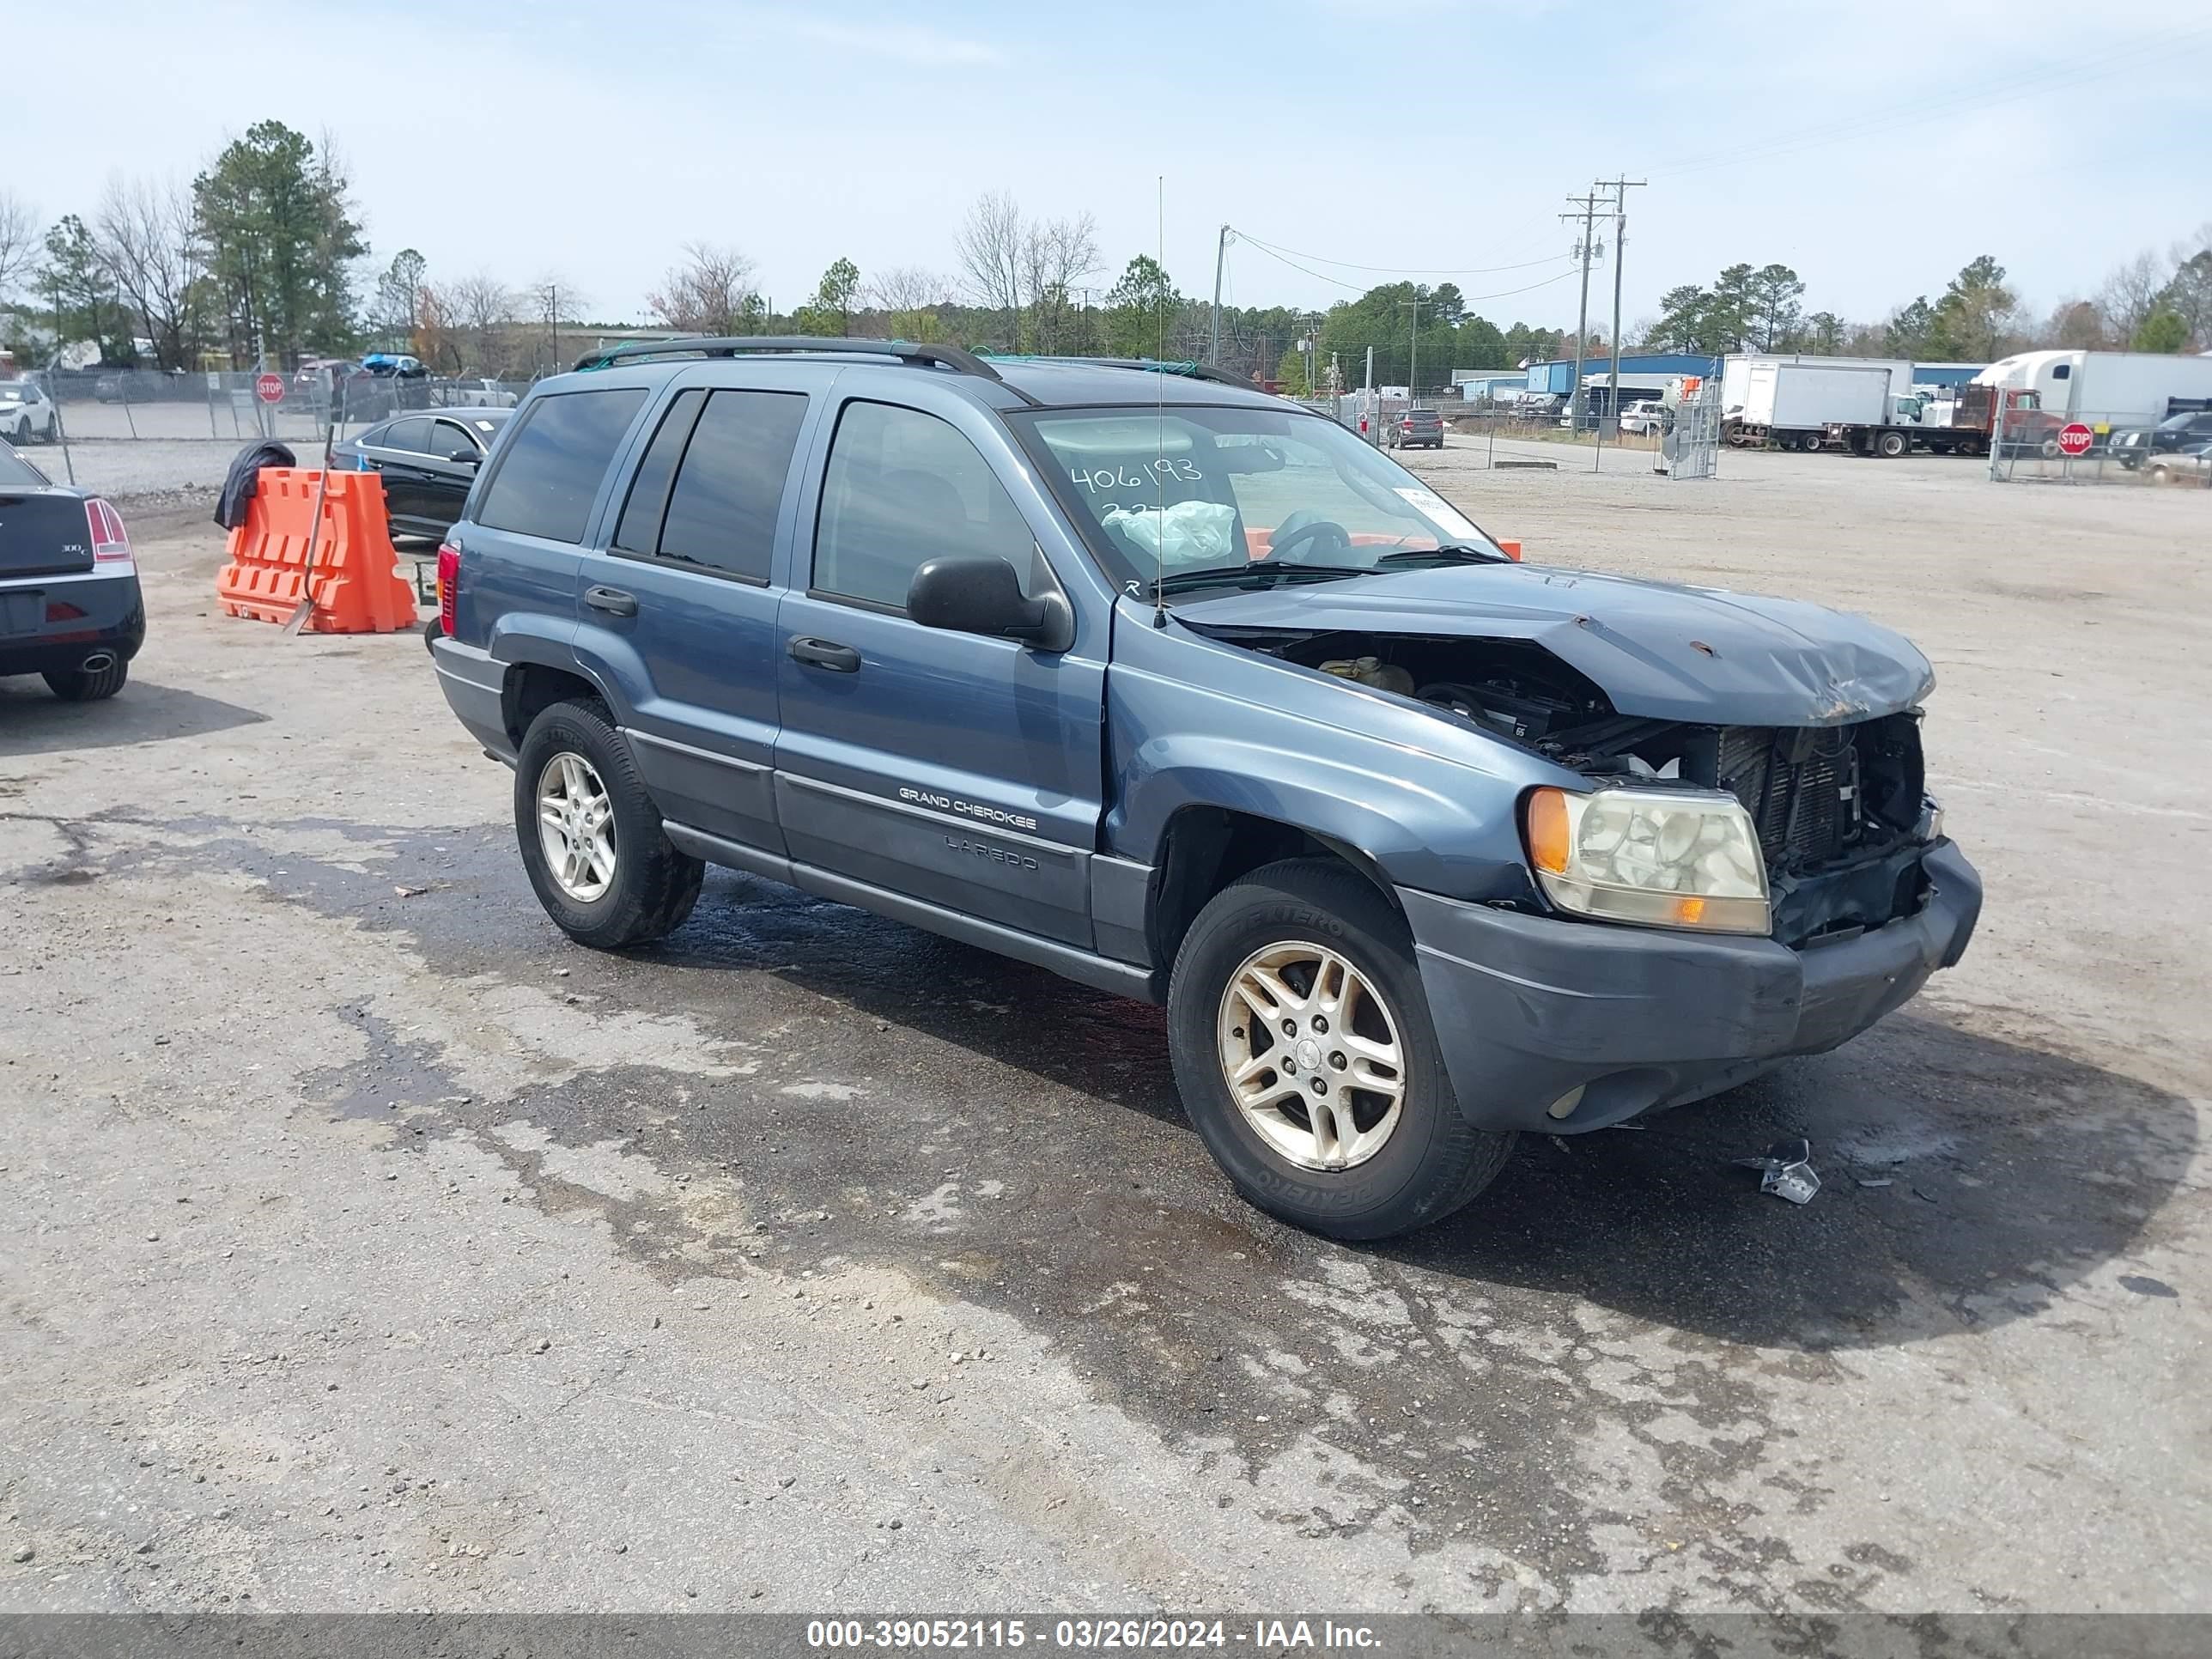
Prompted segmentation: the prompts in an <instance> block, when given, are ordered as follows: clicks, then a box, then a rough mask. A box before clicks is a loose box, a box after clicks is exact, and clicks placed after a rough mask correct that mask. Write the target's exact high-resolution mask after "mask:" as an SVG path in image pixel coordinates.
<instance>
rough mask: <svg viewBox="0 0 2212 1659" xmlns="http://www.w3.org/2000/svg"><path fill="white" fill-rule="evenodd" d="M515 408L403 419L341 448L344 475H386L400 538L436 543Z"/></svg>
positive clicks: (458, 512) (389, 509) (456, 515)
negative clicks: (347, 472)
mask: <svg viewBox="0 0 2212 1659" xmlns="http://www.w3.org/2000/svg"><path fill="white" fill-rule="evenodd" d="M513 414H514V411H513V410H511V409H454V410H441V411H440V412H438V413H436V414H428V413H425V414H420V415H402V416H398V417H397V418H396V419H393V420H389V421H386V422H383V423H382V424H381V425H378V426H373V427H371V428H369V429H368V431H366V432H364V433H362V435H360V436H359V437H357V438H352V439H349V440H348V441H346V442H344V443H342V444H340V445H339V446H338V447H337V466H338V467H339V468H340V469H341V470H344V471H361V472H380V473H381V474H383V475H384V507H385V511H386V513H388V514H389V515H390V517H391V520H392V534H393V535H395V536H424V537H429V538H437V537H440V536H443V535H444V534H445V533H446V532H447V531H448V530H449V529H451V528H452V527H453V520H456V519H458V518H459V517H460V516H461V503H462V502H463V501H466V500H467V499H468V495H469V486H470V485H471V484H473V483H475V482H476V481H477V469H478V468H480V467H481V466H483V461H484V457H485V456H486V455H487V454H489V453H490V451H491V446H492V441H493V440H494V439H495V438H496V437H497V436H498V435H499V430H500V428H501V427H503V426H505V425H506V424H507V421H508V420H509V419H510V418H511V417H512V416H513Z"/></svg>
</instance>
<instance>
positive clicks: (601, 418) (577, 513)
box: [475, 386, 645, 542]
mask: <svg viewBox="0 0 2212 1659" xmlns="http://www.w3.org/2000/svg"><path fill="white" fill-rule="evenodd" d="M644 402H645V389H644V388H643V387H642V386H623V387H611V388H610V389H608V390H607V391H605V392H556V393H554V394H553V395H552V396H550V397H545V398H539V399H538V401H537V402H536V403H534V404H531V406H530V408H529V409H528V410H526V412H525V413H524V415H523V416H522V422H521V425H520V427H519V428H517V429H516V430H515V431H514V432H513V433H512V434H510V435H508V437H507V441H506V443H505V444H504V445H503V446H501V452H500V459H499V463H498V467H497V470H496V471H494V472H493V474H492V476H491V481H490V483H489V484H488V485H486V487H485V489H484V494H483V502H482V504H481V505H480V506H479V507H477V511H476V514H475V517H476V520H477V523H478V524H481V525H483V526H486V527H487V528H488V529H492V530H509V531H513V532H514V533H515V534H516V535H519V536H539V537H543V538H544V539H545V540H547V541H553V542H580V541H581V540H583V538H584V526H585V525H586V522H587V521H588V520H590V518H591V516H592V498H593V497H594V496H596V495H598V494H599V480H600V479H601V478H603V477H605V476H606V471H607V465H608V463H610V462H611V461H612V460H613V459H614V458H615V451H616V450H617V448H618V447H620V446H621V444H622V441H623V434H624V433H626V432H628V431H629V423H630V422H631V421H633V420H635V418H636V416H637V411H638V409H639V407H640V406H641V405H642V404H644Z"/></svg>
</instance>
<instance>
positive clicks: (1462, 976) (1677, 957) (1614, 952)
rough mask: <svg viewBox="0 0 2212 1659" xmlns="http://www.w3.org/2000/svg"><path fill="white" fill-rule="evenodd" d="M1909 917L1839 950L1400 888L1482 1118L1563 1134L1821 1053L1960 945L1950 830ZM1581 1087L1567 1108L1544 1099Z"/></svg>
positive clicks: (1427, 984) (1907, 994) (1976, 899)
mask: <svg viewBox="0 0 2212 1659" xmlns="http://www.w3.org/2000/svg"><path fill="white" fill-rule="evenodd" d="M1922 868H1923V870H1924V871H1925V872H1926V873H1927V876H1928V881H1929V890H1928V896H1927V900H1926V902H1925V903H1924V904H1923V906H1922V907H1921V908H1920V910H1919V911H1918V913H1917V914H1916V915H1910V916H1904V917H1900V918H1899V920H1897V921H1893V922H1891V923H1889V924H1888V925H1887V927H1880V928H1877V929H1875V930H1874V931H1873V932H1871V933H1861V934H1859V935H1858V936H1857V937H1856V938H1852V939H1841V940H1838V941H1837V942H1835V943H1832V944H1827V945H1812V946H1810V947H1808V948H1807V949H1804V950H1791V949H1790V948H1789V947H1787V946H1785V945H1778V944H1776V943H1775V942H1774V941H1773V940H1771V939H1731V938H1726V937H1723V936H1719V935H1714V934H1699V933H1665V932H1661V931H1658V930H1656V929H1641V928H1631V927H1611V926H1607V925H1605V924H1603V923H1596V922H1588V921H1556V920H1553V918H1550V917H1547V916H1531V915H1522V914H1520V913H1518V912H1516V911H1509V910H1498V909H1492V908H1486V907H1485V906H1481V905H1474V904H1463V903H1461V902H1458V901H1456V900H1453V899H1443V898H1438V897H1437V896H1434V895H1433V894H1429V893H1420V892H1415V891H1413V890H1410V889H1405V888H1401V889H1400V890H1399V898H1400V900H1401V902H1402V903H1403V904H1404V906H1405V910H1406V916H1407V921H1409V922H1410V923H1411V924H1412V926H1413V940H1414V945H1415V950H1416V953H1417V955H1418V957H1419V962H1420V968H1421V984H1422V987H1423V989H1424V990H1425V991H1426V993H1427V994H1428V999H1429V1010H1430V1013H1431V1016H1432V1018H1434V1021H1435V1024H1436V1029H1437V1039H1438V1042H1440V1044H1441V1045H1442V1047H1443V1057H1444V1065H1445V1067H1446V1069H1447V1070H1448V1071H1449V1073H1450V1074H1451V1079H1452V1090H1453V1092H1454V1093H1455V1095H1457V1097H1459V1107H1460V1110H1461V1111H1462V1113H1463V1114H1465V1115H1466V1117H1467V1119H1468V1121H1469V1122H1470V1123H1472V1124H1474V1126H1475V1127H1478V1128H1483V1129H1534V1130H1542V1131H1545V1132H1547V1133H1553V1134H1563V1133H1564V1134H1572V1133H1579V1132H1581V1131H1583V1130H1588V1129H1601V1128H1604V1127H1607V1125H1608V1124H1613V1123H1618V1122H1620V1121H1622V1120H1623V1119H1625V1118H1630V1117H1633V1116H1635V1115H1637V1114H1638V1113H1639V1112H1644V1111H1650V1110H1651V1109H1654V1108H1656V1107H1662V1106H1674V1105H1680V1104H1682V1103H1684V1102H1686V1101H1692V1100H1698V1099H1702V1098H1703V1097H1705V1096H1706V1095H1710V1094H1713V1093H1716V1092H1717V1091H1720V1090H1722V1089H1725V1088H1728V1087H1729V1086H1731V1085H1735V1084H1737V1083H1741V1082H1742V1081H1743V1080H1744V1079H1747V1078H1750V1077H1753V1076H1755V1075H1756V1074H1757V1073H1759V1072H1761V1071H1764V1070H1765V1068H1766V1067H1767V1066H1770V1065H1771V1064H1772V1063H1773V1062H1774V1061H1776V1060H1781V1059H1784V1058H1785V1057H1787V1056H1789V1055H1791V1054H1820V1053H1821V1052H1823V1051H1824V1050H1826V1049H1829V1048H1834V1047H1836V1046H1837V1045H1838V1043H1840V1042H1844V1041H1845V1040H1846V1039H1848V1038H1850V1037H1853V1036H1857V1035H1858V1033H1860V1032H1861V1031H1863V1030H1866V1029H1867V1027H1869V1025H1872V1024H1874V1023H1875V1021H1876V1020H1878V1019H1880V1018H1881V1017H1882V1016H1883V1015H1885V1014H1887V1013H1888V1012H1891V1011H1892V1010H1893V1009H1895V1008H1898V1007H1899V1006H1903V1005H1904V1004H1905V1003H1906V1002H1908V1001H1910V1000H1911V999H1912V997H1913V996H1914V995H1915V994H1917V992H1918V991H1919V989H1920V987H1922V986H1923V984H1925V983H1926V982H1927V981H1928V976H1929V975H1930V974H1933V973H1934V972H1935V971H1936V969H1939V968H1948V967H1950V966H1951V965H1952V964H1953V963H1955V962H1957V961H1958V960H1959V958H1960V956H1962V955H1963V954H1965V951H1966V945H1967V942H1968V940H1969V939H1972V937H1973V932H1974V923H1975V921H1977V920H1978V918H1979V916H1980V915H1981V909H1982V883H1981V878H1980V877H1979V876H1978V875H1977V874H1976V873H1975V872H1974V867H1973V866H1972V865H1971V864H1969V863H1967V862H1966V858H1965V855H1964V854H1961V853H1960V851H1959V849H1958V848H1957V847H1955V846H1954V844H1953V843H1951V842H1948V841H1942V842H1937V843H1936V845H1935V846H1934V847H1933V848H1931V849H1930V850H1929V853H1928V855H1927V857H1926V858H1925V860H1923V864H1922ZM1577 1088H1580V1089H1582V1091H1583V1095H1582V1097H1581V1099H1580V1101H1579V1102H1578V1103H1576V1105H1575V1107H1574V1109H1573V1110H1572V1111H1571V1112H1570V1113H1569V1114H1568V1115H1566V1116H1565V1117H1563V1118H1554V1117H1552V1116H1550V1115H1548V1111H1547V1109H1548V1108H1549V1107H1551V1106H1552V1105H1553V1103H1554V1102H1557V1101H1559V1100H1560V1099H1562V1098H1563V1097H1565V1096H1566V1095H1568V1094H1569V1093H1571V1091H1574V1090H1575V1089H1577Z"/></svg>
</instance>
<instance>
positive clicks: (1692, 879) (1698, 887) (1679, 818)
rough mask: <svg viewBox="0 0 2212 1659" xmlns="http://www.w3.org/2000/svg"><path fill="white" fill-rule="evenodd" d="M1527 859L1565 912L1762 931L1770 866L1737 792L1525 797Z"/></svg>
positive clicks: (1539, 792)
mask: <svg viewBox="0 0 2212 1659" xmlns="http://www.w3.org/2000/svg"><path fill="white" fill-rule="evenodd" d="M1525 823H1526V827H1527V830H1528V860H1529V863H1530V864H1531V865H1533V866H1534V868H1535V872H1536V879H1537V880H1538V882H1540V883H1541V884H1542V886H1543V889H1544V891H1545V894H1546V895H1547V896H1548V897H1549V898H1550V899H1551V901H1552V902H1553V903H1554V904H1556V905H1558V906H1559V908H1561V909H1562V910H1571V911H1574V912H1576V913H1577V914H1578V915H1585V916H1597V917H1601V918H1603V919H1604V920H1606V921H1632V922H1641V923H1643V924H1644V925H1645V926H1647V927H1693V928H1697V929H1699V930H1700V931H1702V932H1705V933H1766V932H1768V931H1769V929H1770V928H1771V927H1772V925H1773V924H1772V921H1771V917H1770V916H1769V915H1768V912H1767V904H1766V862H1765V859H1763V858H1762V857H1761V856H1760V855H1759V833H1758V831H1757V830H1756V829H1753V825H1752V822H1751V815H1750V814H1749V813H1748V812H1746V811H1744V810H1743V804H1742V803H1741V801H1738V800H1737V799H1735V797H1734V796H1732V795H1722V794H1705V793H1697V794H1692V793H1687V792H1682V791H1670V790H1659V789H1601V790H1599V791H1597V792H1596V793H1595V794H1589V795H1577V794H1570V793H1567V792H1566V791H1565V790H1564V789H1536V790H1532V791H1530V792H1529V794H1528V803H1527V806H1526V808H1525Z"/></svg>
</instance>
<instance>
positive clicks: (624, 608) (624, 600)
mask: <svg viewBox="0 0 2212 1659" xmlns="http://www.w3.org/2000/svg"><path fill="white" fill-rule="evenodd" d="M584 603H585V604H586V605H589V606H591V607H592V610H594V611H605V612H606V613H607V614H608V615H609V616H610V617H635V615H637V595H636V594H635V593H625V592H623V591H622V589H620V588H619V587H587V588H586V589H585V590H584Z"/></svg>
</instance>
